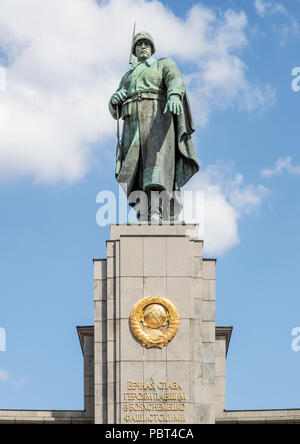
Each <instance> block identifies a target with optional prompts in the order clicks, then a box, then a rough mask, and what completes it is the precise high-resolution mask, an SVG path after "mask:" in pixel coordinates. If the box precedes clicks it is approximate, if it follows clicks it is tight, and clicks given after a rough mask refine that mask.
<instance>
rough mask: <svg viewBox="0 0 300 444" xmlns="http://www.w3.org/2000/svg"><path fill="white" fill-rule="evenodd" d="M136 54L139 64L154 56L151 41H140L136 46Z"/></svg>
mask: <svg viewBox="0 0 300 444" xmlns="http://www.w3.org/2000/svg"><path fill="white" fill-rule="evenodd" d="M135 54H136V56H137V59H138V61H139V62H142V61H144V60H147V59H149V57H151V55H152V46H151V43H150V42H149V40H139V41H138V42H137V44H136V46H135Z"/></svg>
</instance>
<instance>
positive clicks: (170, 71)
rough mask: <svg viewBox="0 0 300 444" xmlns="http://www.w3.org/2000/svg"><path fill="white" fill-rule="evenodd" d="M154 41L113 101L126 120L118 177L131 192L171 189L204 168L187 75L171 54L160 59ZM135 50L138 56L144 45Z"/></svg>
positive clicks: (114, 112)
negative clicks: (195, 134) (196, 143)
mask: <svg viewBox="0 0 300 444" xmlns="http://www.w3.org/2000/svg"><path fill="white" fill-rule="evenodd" d="M143 35H145V33H144V34H143ZM146 35H148V34H146ZM136 40H137V41H138V38H136ZM146 40H148V42H149V39H146ZM149 43H151V42H149ZM137 44H138V43H137ZM151 46H152V51H151V50H150V52H148V54H147V52H146V51H144V53H142V55H144V57H142V56H141V57H138V63H137V64H136V65H135V66H133V67H132V69H131V70H130V71H128V72H127V73H126V74H125V76H124V77H123V78H122V80H121V83H120V85H119V88H118V90H117V92H116V93H115V94H114V95H113V97H112V99H111V100H110V103H109V109H110V112H111V114H112V116H113V118H114V119H117V118H118V117H119V116H120V117H121V118H122V119H123V121H124V122H123V133H122V139H121V143H120V144H119V145H118V149H117V161H116V179H117V181H118V182H119V183H120V184H126V187H127V194H128V195H129V194H130V193H131V192H132V191H137V190H143V191H149V190H150V191H151V190H165V191H167V192H168V193H169V194H171V193H172V192H173V191H177V190H179V189H180V188H181V187H182V186H184V185H185V184H186V182H187V181H188V180H189V179H190V178H191V177H192V176H193V175H194V174H195V173H196V172H197V171H198V170H199V162H198V157H197V153H196V149H195V146H194V143H193V140H192V133H193V132H194V126H193V120H192V115H191V110H190V105H189V101H188V98H187V95H186V90H185V85H184V81H183V78H182V75H181V73H180V71H179V69H178V67H177V65H176V63H175V62H174V61H173V60H172V59H170V58H163V59H160V60H156V59H155V58H154V57H153V55H152V52H153V47H154V43H153V40H152V45H151ZM134 51H135V47H133V52H134ZM136 51H137V52H138V51H140V52H138V56H139V55H140V54H141V51H142V49H141V47H138V49H136ZM147 55H148V57H147ZM116 102H117V103H116ZM166 105H167V108H166Z"/></svg>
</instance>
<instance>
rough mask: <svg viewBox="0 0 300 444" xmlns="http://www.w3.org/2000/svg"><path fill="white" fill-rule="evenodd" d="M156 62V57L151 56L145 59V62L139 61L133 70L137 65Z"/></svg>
mask: <svg viewBox="0 0 300 444" xmlns="http://www.w3.org/2000/svg"><path fill="white" fill-rule="evenodd" d="M155 62H156V58H155V57H152V56H151V57H149V59H147V60H145V61H144V62H137V63H136V64H135V65H134V66H133V67H132V68H131V71H133V70H134V69H135V68H136V67H137V66H139V65H142V64H145V65H146V66H147V67H149V66H151V65H153V63H155Z"/></svg>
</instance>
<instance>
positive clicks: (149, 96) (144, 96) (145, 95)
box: [122, 91, 167, 106]
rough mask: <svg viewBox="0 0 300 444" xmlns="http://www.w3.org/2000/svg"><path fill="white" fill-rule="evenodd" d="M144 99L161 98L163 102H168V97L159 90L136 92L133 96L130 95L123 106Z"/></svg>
mask: <svg viewBox="0 0 300 444" xmlns="http://www.w3.org/2000/svg"><path fill="white" fill-rule="evenodd" d="M144 99H150V100H161V101H163V102H166V100H167V97H166V96H165V95H163V94H160V93H158V92H151V91H148V92H138V93H136V94H134V95H133V96H131V97H128V99H126V100H125V101H124V102H123V104H122V106H124V105H126V104H127V103H130V102H136V101H140V100H144Z"/></svg>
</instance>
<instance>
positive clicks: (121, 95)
mask: <svg viewBox="0 0 300 444" xmlns="http://www.w3.org/2000/svg"><path fill="white" fill-rule="evenodd" d="M126 98H127V91H126V89H125V88H122V89H119V90H118V91H117V92H115V93H114V95H113V96H112V98H111V103H112V104H113V105H119V104H121V103H123V102H124V100H126Z"/></svg>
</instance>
